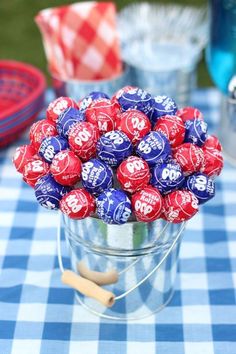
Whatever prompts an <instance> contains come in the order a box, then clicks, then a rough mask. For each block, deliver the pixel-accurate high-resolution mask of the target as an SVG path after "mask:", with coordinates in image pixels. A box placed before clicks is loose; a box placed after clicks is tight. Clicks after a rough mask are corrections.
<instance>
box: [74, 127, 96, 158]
mask: <svg viewBox="0 0 236 354" xmlns="http://www.w3.org/2000/svg"><path fill="white" fill-rule="evenodd" d="M98 138H99V131H98V128H97V127H96V126H94V125H93V124H91V123H89V122H80V123H77V124H75V125H74V126H73V127H72V128H71V130H70V132H69V137H68V140H69V145H70V148H71V150H73V151H74V152H75V153H76V155H77V156H79V157H80V158H81V159H82V160H83V161H87V160H89V159H90V158H91V157H93V156H95V155H96V144H97V141H98Z"/></svg>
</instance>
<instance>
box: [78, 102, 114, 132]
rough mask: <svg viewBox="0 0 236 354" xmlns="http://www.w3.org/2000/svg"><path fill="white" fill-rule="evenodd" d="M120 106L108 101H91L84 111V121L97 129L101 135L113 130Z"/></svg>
mask: <svg viewBox="0 0 236 354" xmlns="http://www.w3.org/2000/svg"><path fill="white" fill-rule="evenodd" d="M119 112H120V106H119V104H118V103H116V102H112V101H111V100H109V99H106V98H101V99H99V100H95V101H93V102H92V103H91V104H90V106H89V107H88V108H87V109H86V111H85V116H86V120H87V121H88V122H90V123H92V124H94V125H95V126H97V127H98V129H99V132H100V133H101V134H104V133H107V132H109V131H111V130H114V129H115V125H116V118H117V115H118V114H119Z"/></svg>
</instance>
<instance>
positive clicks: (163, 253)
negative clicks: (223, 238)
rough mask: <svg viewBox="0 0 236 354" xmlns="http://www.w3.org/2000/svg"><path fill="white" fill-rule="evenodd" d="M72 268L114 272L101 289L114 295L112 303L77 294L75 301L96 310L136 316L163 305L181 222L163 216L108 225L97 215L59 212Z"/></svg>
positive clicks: (175, 260)
mask: <svg viewBox="0 0 236 354" xmlns="http://www.w3.org/2000/svg"><path fill="white" fill-rule="evenodd" d="M63 220H64V230H65V237H66V240H67V243H68V245H69V249H70V253H71V261H72V268H73V270H74V271H75V272H77V273H78V274H79V271H78V269H79V264H80V263H81V262H83V264H85V265H86V267H87V269H89V270H90V271H92V272H93V271H96V272H102V273H104V272H108V271H111V270H113V271H115V272H117V277H118V280H117V281H116V282H115V283H113V284H109V285H105V286H104V288H106V289H107V290H109V291H111V292H113V293H114V294H115V304H114V305H113V306H112V307H110V308H107V307H104V306H103V305H101V304H100V303H98V302H97V301H96V300H94V299H92V298H89V297H85V296H83V295H81V294H80V293H78V292H77V293H76V298H77V300H78V302H79V303H80V304H81V305H82V306H84V307H85V308H86V309H88V310H90V311H91V312H93V313H94V314H96V315H99V316H102V317H105V318H110V319H115V320H127V319H131V320H132V319H133V320H136V319H140V318H143V317H146V316H149V315H151V314H153V313H154V312H156V311H159V310H161V309H162V308H163V307H164V306H165V305H166V304H167V303H168V302H169V301H170V300H171V297H172V295H173V293H174V284H175V278H176V271H177V265H178V256H179V247H180V241H181V235H182V231H183V230H184V227H185V223H182V224H170V223H167V222H165V221H164V220H161V219H160V220H157V221H154V222H151V223H139V222H129V223H127V224H125V225H122V226H120V225H106V224H104V223H103V222H102V221H101V220H99V219H96V218H86V219H83V220H78V221H75V220H71V219H69V218H68V217H65V216H63Z"/></svg>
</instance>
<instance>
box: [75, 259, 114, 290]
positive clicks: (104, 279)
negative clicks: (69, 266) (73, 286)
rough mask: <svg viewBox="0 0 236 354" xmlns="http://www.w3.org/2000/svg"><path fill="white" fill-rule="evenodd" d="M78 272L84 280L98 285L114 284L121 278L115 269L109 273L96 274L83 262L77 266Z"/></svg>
mask: <svg viewBox="0 0 236 354" xmlns="http://www.w3.org/2000/svg"><path fill="white" fill-rule="evenodd" d="M77 270H78V271H79V273H80V275H81V276H82V277H83V278H86V279H89V280H91V281H92V282H94V283H96V284H97V285H108V284H114V283H116V282H117V281H118V277H119V275H118V273H117V271H116V270H115V269H111V270H109V271H108V272H96V271H94V270H90V269H89V268H88V267H87V266H86V264H85V262H83V261H81V262H79V263H78V264H77Z"/></svg>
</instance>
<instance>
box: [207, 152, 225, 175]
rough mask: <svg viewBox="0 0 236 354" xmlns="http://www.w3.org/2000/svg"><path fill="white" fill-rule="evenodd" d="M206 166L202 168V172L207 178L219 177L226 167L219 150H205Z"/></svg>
mask: <svg viewBox="0 0 236 354" xmlns="http://www.w3.org/2000/svg"><path fill="white" fill-rule="evenodd" d="M203 153H204V164H203V166H202V168H201V172H203V173H205V174H206V175H207V176H210V177H216V176H219V175H220V173H221V171H222V168H223V166H224V160H223V157H222V154H221V152H220V151H219V150H217V149H209V148H205V149H203Z"/></svg>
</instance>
